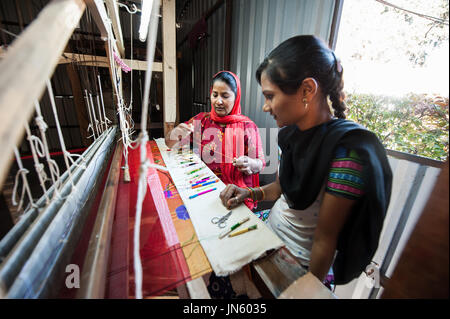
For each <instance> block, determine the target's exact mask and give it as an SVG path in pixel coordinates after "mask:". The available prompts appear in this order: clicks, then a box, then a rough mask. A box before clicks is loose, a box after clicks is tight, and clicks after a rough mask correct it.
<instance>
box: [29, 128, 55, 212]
mask: <svg viewBox="0 0 450 319" xmlns="http://www.w3.org/2000/svg"><path fill="white" fill-rule="evenodd" d="M25 132H26V133H27V140H28V142H29V143H30V149H31V155H32V157H33V163H34V169H35V170H36V174H37V176H38V179H39V184H40V185H41V188H42V191H43V192H44V196H45V202H46V204H48V203H49V202H50V199H49V197H48V194H47V187H46V186H45V182H46V181H47V180H48V178H47V174H46V173H45V170H44V165H43V164H41V163H40V162H39V157H38V154H40V155H41V154H42V156H44V150H43V144H42V142H41V141H40V140H39V137H37V136H35V135H32V134H31V130H30V126H29V125H28V123H26V124H25Z"/></svg>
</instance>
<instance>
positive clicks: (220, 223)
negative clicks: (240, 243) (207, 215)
mask: <svg viewBox="0 0 450 319" xmlns="http://www.w3.org/2000/svg"><path fill="white" fill-rule="evenodd" d="M232 212H233V211H231V210H230V212H229V213H228V214H226V215H224V216H222V217H213V218H212V219H211V223H213V224H217V226H219V228H224V227H225V226H226V225H227V219H228V217H230V215H231V213H232Z"/></svg>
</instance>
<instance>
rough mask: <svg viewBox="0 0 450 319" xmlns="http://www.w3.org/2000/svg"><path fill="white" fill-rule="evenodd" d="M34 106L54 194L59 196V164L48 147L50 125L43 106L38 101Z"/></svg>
mask: <svg viewBox="0 0 450 319" xmlns="http://www.w3.org/2000/svg"><path fill="white" fill-rule="evenodd" d="M34 106H35V109H36V115H37V116H36V117H35V119H34V120H35V122H36V124H37V126H38V128H39V131H40V133H41V141H42V143H43V148H44V154H45V158H46V160H47V165H48V168H49V171H50V177H51V179H52V182H53V185H54V189H55V192H54V193H53V194H54V196H59V186H60V172H59V167H58V164H57V163H56V162H55V161H54V160H53V159H51V157H50V150H49V148H48V143H47V138H46V136H45V132H46V130H47V128H48V126H47V123H45V121H44V118H43V116H42V112H41V107H40V105H39V103H38V102H37V101H36V102H35V103H34Z"/></svg>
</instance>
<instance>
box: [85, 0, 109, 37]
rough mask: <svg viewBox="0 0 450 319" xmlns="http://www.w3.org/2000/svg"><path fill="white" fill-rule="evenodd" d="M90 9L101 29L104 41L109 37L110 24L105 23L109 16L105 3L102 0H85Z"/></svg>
mask: <svg viewBox="0 0 450 319" xmlns="http://www.w3.org/2000/svg"><path fill="white" fill-rule="evenodd" d="M84 2H86V5H87V7H88V9H89V12H90V13H91V15H92V18H93V19H94V21H95V24H96V25H97V28H98V29H99V30H100V36H101V38H102V39H103V41H106V40H107V39H108V35H109V32H108V26H107V25H106V24H105V21H106V20H107V18H108V14H107V13H106V9H105V5H104V4H103V1H102V0H84Z"/></svg>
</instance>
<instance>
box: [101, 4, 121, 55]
mask: <svg viewBox="0 0 450 319" xmlns="http://www.w3.org/2000/svg"><path fill="white" fill-rule="evenodd" d="M106 7H107V8H108V13H109V16H110V17H111V22H112V28H113V31H114V34H115V35H116V40H117V48H118V49H119V53H120V56H121V57H122V58H124V57H125V46H124V45H123V36H122V27H121V25H120V18H119V6H118V5H117V0H106Z"/></svg>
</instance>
